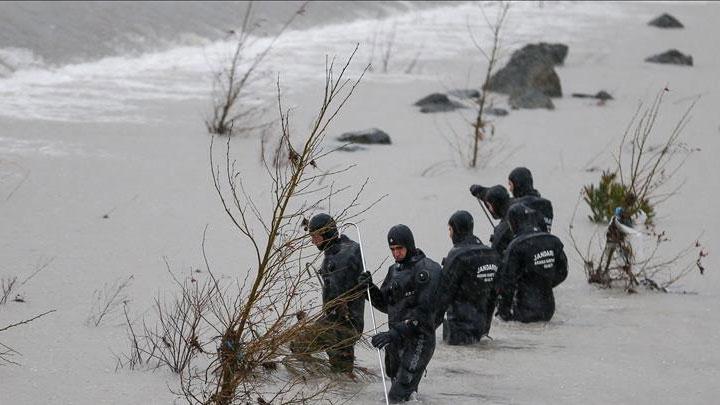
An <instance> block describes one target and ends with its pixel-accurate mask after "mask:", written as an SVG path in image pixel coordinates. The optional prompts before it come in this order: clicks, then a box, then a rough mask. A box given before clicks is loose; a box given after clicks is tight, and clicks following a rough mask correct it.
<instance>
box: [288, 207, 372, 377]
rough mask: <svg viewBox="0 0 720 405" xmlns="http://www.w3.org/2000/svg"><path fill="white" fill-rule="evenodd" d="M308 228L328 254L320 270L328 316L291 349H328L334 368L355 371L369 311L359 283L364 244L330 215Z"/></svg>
mask: <svg viewBox="0 0 720 405" xmlns="http://www.w3.org/2000/svg"><path fill="white" fill-rule="evenodd" d="M307 228H308V232H309V233H310V235H311V238H312V243H313V244H314V245H315V246H316V247H317V248H318V249H320V250H321V251H322V252H323V254H324V258H323V261H322V266H321V267H320V270H319V271H318V274H319V275H320V278H321V280H322V300H323V312H324V315H323V317H322V318H321V319H320V320H319V321H318V322H316V323H315V324H314V325H312V326H311V327H310V328H309V329H308V331H307V332H306V333H304V334H302V335H301V336H300V337H299V338H298V339H296V340H295V341H294V342H293V343H292V344H291V346H290V349H291V350H292V351H293V352H294V353H297V354H312V353H316V352H318V351H325V352H326V353H327V355H328V358H329V360H330V366H331V368H332V370H333V371H335V372H347V373H351V372H352V370H353V365H354V361H355V343H356V342H357V341H358V340H359V338H360V336H361V334H362V332H363V320H364V312H365V290H364V288H362V287H360V286H358V277H360V275H361V274H362V271H363V264H362V257H361V255H360V247H359V245H358V244H357V243H356V242H354V241H352V240H350V239H349V238H348V237H347V236H345V235H340V234H339V233H338V230H337V227H336V225H335V221H334V220H333V218H332V217H331V216H330V215H327V214H318V215H315V216H314V217H312V218H311V219H310V222H309V224H308V227H307Z"/></svg>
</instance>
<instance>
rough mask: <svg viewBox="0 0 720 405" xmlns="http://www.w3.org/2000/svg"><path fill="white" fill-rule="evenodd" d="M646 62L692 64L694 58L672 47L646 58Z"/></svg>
mask: <svg viewBox="0 0 720 405" xmlns="http://www.w3.org/2000/svg"><path fill="white" fill-rule="evenodd" d="M645 62H652V63H666V64H671V65H684V66H692V65H693V58H692V56H690V55H685V54H683V53H682V52H680V51H678V50H677V49H671V50H669V51H666V52H663V53H659V54H657V55H653V56H650V57H649V58H646V59H645Z"/></svg>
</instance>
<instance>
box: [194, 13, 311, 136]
mask: <svg viewBox="0 0 720 405" xmlns="http://www.w3.org/2000/svg"><path fill="white" fill-rule="evenodd" d="M305 6H306V3H303V4H302V5H301V6H300V8H298V10H297V11H296V12H295V13H294V14H293V15H292V16H291V17H290V18H289V19H288V20H287V21H286V22H285V24H284V25H283V26H282V27H281V28H280V30H279V31H278V32H277V33H276V34H275V35H274V36H272V38H271V39H270V41H268V43H267V45H265V46H264V47H263V48H262V49H261V50H260V52H258V53H257V54H255V55H248V52H249V50H248V48H250V47H251V45H252V44H253V36H252V34H253V33H254V29H255V28H256V27H257V23H256V21H254V19H253V10H252V2H249V3H248V5H247V8H246V10H245V14H244V16H243V22H242V25H241V26H240V29H239V31H237V32H236V31H232V32H231V34H232V35H234V36H235V38H236V40H237V42H236V44H235V49H234V51H233V54H232V56H231V57H230V61H229V63H228V64H227V65H226V66H225V67H224V68H223V69H221V70H220V71H218V72H217V73H216V74H215V80H214V86H213V87H214V90H213V105H212V113H211V116H210V117H209V118H208V119H206V120H205V126H206V128H207V130H208V132H209V133H210V134H216V135H237V134H246V133H248V132H250V131H253V130H256V129H262V128H264V127H265V126H267V124H268V123H264V122H261V123H258V121H259V120H261V118H262V115H263V111H264V107H263V106H258V105H252V104H251V103H249V92H248V86H249V85H250V83H252V82H253V81H254V80H255V79H256V74H257V73H258V70H259V68H260V65H261V64H262V62H263V61H264V60H265V58H266V57H267V56H268V54H269V53H270V51H271V50H272V48H273V46H274V45H275V43H276V42H277V40H278V39H279V38H280V36H281V35H282V34H283V33H284V32H285V30H286V29H287V28H288V27H289V26H290V24H291V23H292V22H293V20H294V19H295V18H296V17H297V16H299V15H302V14H303V13H304V12H305Z"/></svg>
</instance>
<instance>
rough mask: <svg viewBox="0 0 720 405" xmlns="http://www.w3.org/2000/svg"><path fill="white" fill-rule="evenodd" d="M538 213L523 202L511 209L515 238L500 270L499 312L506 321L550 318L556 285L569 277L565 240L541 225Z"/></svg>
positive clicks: (498, 284)
mask: <svg viewBox="0 0 720 405" xmlns="http://www.w3.org/2000/svg"><path fill="white" fill-rule="evenodd" d="M536 215H537V214H536V213H535V212H534V211H533V210H532V209H531V208H528V207H525V206H523V205H522V204H514V205H512V206H511V207H510V209H509V211H508V221H509V222H510V227H511V228H512V230H513V232H514V233H515V238H514V239H513V241H512V242H510V246H508V248H507V250H506V251H505V259H504V261H503V266H502V267H501V268H500V270H499V271H498V273H497V289H498V294H499V295H500V296H499V301H498V314H497V315H498V316H499V317H500V318H501V319H503V320H506V321H508V320H516V321H520V322H538V321H549V320H550V319H551V318H552V316H553V314H554V313H555V297H554V295H553V288H554V287H556V286H557V285H559V284H560V283H562V282H563V281H564V280H565V278H566V277H567V257H566V256H565V252H564V250H563V244H562V242H560V239H558V238H557V237H556V236H554V235H551V234H549V233H547V232H543V231H541V230H540V229H539V228H538V225H537V223H536V218H537V217H536Z"/></svg>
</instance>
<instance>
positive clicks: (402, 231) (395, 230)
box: [387, 224, 416, 261]
mask: <svg viewBox="0 0 720 405" xmlns="http://www.w3.org/2000/svg"><path fill="white" fill-rule="evenodd" d="M387 239H388V246H392V245H400V246H404V247H405V249H407V254H406V255H405V259H404V260H403V261H405V260H408V259H409V258H410V257H412V256H413V255H415V251H416V248H415V238H414V237H413V234H412V231H411V230H410V228H408V227H407V226H406V225H403V224H399V225H395V226H393V227H392V228H390V231H388V235H387Z"/></svg>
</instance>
